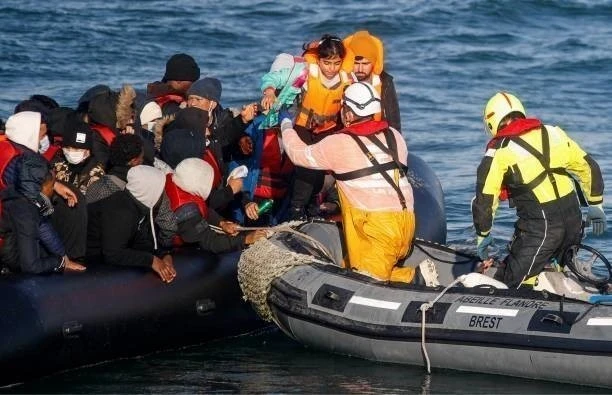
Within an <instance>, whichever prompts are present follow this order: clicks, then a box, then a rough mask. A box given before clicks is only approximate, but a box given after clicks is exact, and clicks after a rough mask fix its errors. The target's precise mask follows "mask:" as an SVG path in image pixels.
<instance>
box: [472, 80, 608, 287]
mask: <svg viewBox="0 0 612 395" xmlns="http://www.w3.org/2000/svg"><path fill="white" fill-rule="evenodd" d="M484 124H485V128H486V130H487V131H488V132H489V133H490V134H491V136H493V138H492V139H491V141H489V143H488V144H487V150H486V153H485V156H484V158H483V159H482V161H481V162H480V165H479V167H478V171H477V176H476V196H475V198H474V199H473V201H472V215H473V220H474V227H475V228H476V233H477V236H478V241H477V244H478V255H479V256H480V258H481V259H482V260H483V261H485V260H487V259H488V253H487V249H488V246H489V245H490V244H491V243H492V240H493V239H492V235H491V229H492V226H493V218H494V216H495V212H496V210H497V207H498V206H499V201H500V200H503V199H505V198H506V196H504V195H507V197H509V199H510V207H516V211H517V215H518V221H517V222H516V224H515V232H514V236H513V239H512V242H511V243H510V251H509V254H508V256H507V257H506V258H505V259H504V261H503V265H502V267H500V268H498V270H497V272H496V274H495V278H496V279H497V280H500V281H503V282H504V283H506V284H507V285H508V286H509V287H517V288H518V287H520V286H521V284H522V283H523V282H524V281H525V280H526V279H528V278H530V277H533V276H536V275H538V274H539V273H540V272H541V271H542V270H543V269H544V267H545V265H546V264H548V263H550V261H551V259H553V258H555V259H557V261H558V262H560V258H561V256H562V254H563V252H564V251H565V250H566V249H567V248H568V247H569V246H571V245H574V244H578V243H580V240H581V232H582V215H581V211H580V201H579V198H578V196H577V191H576V188H575V182H574V180H576V181H577V182H578V183H579V185H580V187H581V189H582V192H583V193H584V197H585V198H586V201H587V202H588V206H589V207H588V215H587V220H588V221H590V222H591V223H592V224H593V234H595V235H600V234H602V233H603V232H604V231H605V229H606V215H605V213H604V211H603V207H602V204H603V191H604V182H603V178H602V175H601V171H600V169H599V165H598V164H597V162H595V160H594V159H593V158H592V157H591V156H590V155H588V154H587V153H586V152H585V151H583V150H582V148H580V146H579V145H578V144H577V143H576V142H575V141H574V140H572V139H571V138H570V137H569V136H568V135H567V134H566V133H565V132H564V131H563V130H562V129H561V128H560V127H558V126H550V125H544V123H542V121H540V120H539V119H536V118H527V117H526V113H525V108H524V107H523V104H522V103H521V102H520V100H519V99H518V98H517V97H516V96H514V95H512V94H510V93H507V92H499V93H496V94H495V95H494V96H493V97H491V99H489V101H488V102H487V104H486V106H485V109H484ZM502 193H503V195H502Z"/></svg>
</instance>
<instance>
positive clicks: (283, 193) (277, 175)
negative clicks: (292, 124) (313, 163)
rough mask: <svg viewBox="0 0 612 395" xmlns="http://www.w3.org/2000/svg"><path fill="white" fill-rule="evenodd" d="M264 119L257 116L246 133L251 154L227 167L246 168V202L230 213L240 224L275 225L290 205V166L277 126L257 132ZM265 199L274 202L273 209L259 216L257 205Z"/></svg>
mask: <svg viewBox="0 0 612 395" xmlns="http://www.w3.org/2000/svg"><path fill="white" fill-rule="evenodd" d="M265 119H266V115H265V114H261V115H258V116H257V117H256V118H255V119H254V120H253V122H252V123H251V125H249V127H248V128H247V130H246V133H247V134H249V135H250V136H251V138H252V140H253V154H252V155H250V156H249V157H247V158H243V157H236V158H235V159H234V160H233V161H232V162H231V163H230V168H236V167H238V166H240V165H245V166H246V167H247V168H248V169H249V173H248V175H247V177H246V178H245V180H244V184H243V194H244V195H245V199H244V200H243V202H241V203H242V204H240V205H236V206H235V207H234V210H233V217H234V218H235V219H236V220H237V221H238V222H239V223H245V222H246V223H248V224H249V225H277V224H278V223H280V222H282V220H283V219H284V218H285V215H286V211H287V209H288V206H289V194H288V188H289V186H290V184H291V177H292V175H293V163H291V160H289V158H288V157H287V155H286V154H285V152H284V150H283V146H282V142H281V134H280V129H279V127H272V128H267V129H265V130H262V129H260V124H261V123H262V122H264V121H265ZM267 199H273V200H274V204H273V206H272V209H271V210H270V211H269V212H267V213H266V214H264V215H262V216H260V215H259V213H258V208H259V204H260V203H261V202H262V201H264V200H267ZM251 200H252V201H251Z"/></svg>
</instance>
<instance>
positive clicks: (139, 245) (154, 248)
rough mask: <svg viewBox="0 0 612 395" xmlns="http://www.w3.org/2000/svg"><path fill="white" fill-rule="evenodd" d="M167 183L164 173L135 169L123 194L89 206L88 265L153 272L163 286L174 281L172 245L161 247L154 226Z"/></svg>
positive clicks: (141, 168)
mask: <svg viewBox="0 0 612 395" xmlns="http://www.w3.org/2000/svg"><path fill="white" fill-rule="evenodd" d="M165 183H166V176H165V174H164V173H163V172H162V171H161V170H159V169H156V168H154V167H152V166H146V165H138V166H134V167H132V168H130V170H129V171H128V173H127V184H126V186H125V189H124V190H122V191H119V192H116V193H114V194H112V195H111V196H110V197H108V198H106V199H102V200H99V201H97V202H95V203H92V204H90V205H88V213H89V221H88V225H87V258H86V259H87V262H88V263H90V262H91V263H102V264H107V265H121V266H139V267H144V268H151V269H152V270H153V271H154V272H155V273H157V274H158V275H159V277H160V278H161V279H162V281H163V282H165V283H169V282H172V281H173V280H174V278H175V277H176V270H175V269H174V265H173V260H172V255H171V251H172V244H171V243H169V244H164V245H162V244H161V243H160V240H159V237H158V232H159V229H158V227H156V226H155V222H154V212H155V211H156V210H157V209H158V207H159V205H160V203H161V201H162V195H163V192H164V185H165Z"/></svg>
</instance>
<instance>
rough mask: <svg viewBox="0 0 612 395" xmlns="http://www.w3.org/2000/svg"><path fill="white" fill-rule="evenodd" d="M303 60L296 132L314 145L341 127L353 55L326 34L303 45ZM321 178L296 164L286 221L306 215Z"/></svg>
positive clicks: (321, 172)
mask: <svg viewBox="0 0 612 395" xmlns="http://www.w3.org/2000/svg"><path fill="white" fill-rule="evenodd" d="M304 60H305V61H306V63H307V69H308V76H307V78H306V81H305V82H304V84H303V85H302V94H301V100H300V102H299V103H298V105H297V115H296V118H295V130H296V131H297V133H298V135H299V137H300V138H301V139H302V141H304V142H305V143H306V144H313V143H316V142H318V141H320V140H321V139H322V138H324V137H325V136H326V135H327V134H329V133H331V132H333V131H335V130H338V129H341V127H342V125H341V122H340V120H339V115H340V107H341V106H340V100H341V98H342V93H343V92H344V89H345V88H346V87H347V86H348V85H350V84H351V83H352V82H353V81H354V80H356V78H355V77H354V76H353V75H352V72H353V60H354V56H353V54H352V52H351V51H350V50H349V49H347V48H346V47H345V46H344V45H343V44H342V40H341V39H340V38H339V37H336V36H332V35H328V34H326V35H324V36H323V37H322V38H321V40H320V41H318V42H315V43H310V44H308V45H307V46H306V52H305V53H304ZM324 178H325V172H324V171H320V170H315V169H309V168H306V167H303V166H300V165H297V164H296V168H295V176H294V180H293V185H292V187H291V204H290V209H289V218H291V219H300V218H304V217H305V216H306V207H307V206H308V204H309V203H310V201H311V199H312V197H313V195H314V194H316V193H317V192H319V191H320V190H321V187H322V186H323V180H324Z"/></svg>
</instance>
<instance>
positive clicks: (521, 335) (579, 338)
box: [238, 217, 612, 388]
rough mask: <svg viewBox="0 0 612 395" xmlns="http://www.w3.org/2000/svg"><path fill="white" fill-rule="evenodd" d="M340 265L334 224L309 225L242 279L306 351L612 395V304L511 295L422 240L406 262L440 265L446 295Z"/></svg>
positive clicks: (247, 255) (262, 249)
mask: <svg viewBox="0 0 612 395" xmlns="http://www.w3.org/2000/svg"><path fill="white" fill-rule="evenodd" d="M417 218H418V217H417ZM297 232H299V233H297ZM341 258H342V249H341V243H340V232H339V230H338V228H337V227H336V225H335V224H330V223H308V224H305V225H302V226H301V227H299V229H297V231H288V232H281V233H278V234H276V235H275V236H274V237H273V238H271V239H269V240H265V241H261V242H258V243H256V244H255V245H253V246H252V247H251V248H250V249H249V250H247V251H245V252H244V253H243V255H242V256H241V262H240V264H239V270H238V274H239V281H240V283H241V287H242V290H243V292H244V294H245V297H247V298H248V299H249V300H250V301H251V303H252V304H253V306H254V307H255V309H256V310H257V311H258V313H259V314H260V315H261V316H262V317H263V318H265V319H267V320H272V321H274V322H275V323H276V324H277V325H278V326H279V327H280V328H281V329H282V330H283V331H284V332H285V333H286V334H287V335H289V336H290V337H292V338H293V339H295V340H297V341H299V342H301V343H303V344H305V345H308V346H312V347H316V348H319V349H322V350H327V351H331V352H335V353H340V354H345V355H351V356H356V357H360V358H365V359H369V360H373V361H381V362H392V363H404V364H425V365H428V364H429V363H430V364H431V366H433V367H438V368H450V369H458V370H466V371H475V372H483V373H491V374H503V375H510V376H518V377H527V378H535V379H544V380H552V381H559V382H568V383H575V384H581V385H592V386H602V387H610V388H612V358H611V357H612V330H611V327H612V306H606V305H601V304H591V303H587V302H582V301H580V300H576V299H572V298H570V297H569V296H571V295H570V294H571V292H573V291H572V290H571V289H569V288H568V290H567V293H566V292H565V291H564V292H563V293H565V295H566V297H563V296H559V295H555V294H552V293H551V292H547V291H535V290H533V289H502V288H505V286H504V285H503V284H501V283H496V282H495V281H494V280H492V279H490V280H491V281H486V279H487V278H488V277H485V276H484V275H480V274H469V273H472V272H473V271H474V270H475V268H476V265H477V263H478V260H477V259H476V258H474V257H472V256H470V255H469V254H463V253H460V252H457V251H454V250H452V249H450V248H448V247H445V246H442V245H438V244H435V243H432V242H426V241H423V240H417V242H416V243H415V247H414V250H413V251H412V253H411V255H410V256H409V257H408V258H407V259H406V261H405V262H403V264H404V265H411V266H417V265H419V266H420V267H421V268H423V267H424V266H423V264H425V267H431V265H432V264H433V265H435V266H436V268H437V271H438V280H439V282H440V284H441V285H439V286H435V287H434V286H426V285H408V284H400V283H391V284H389V283H383V282H378V281H375V280H373V279H371V278H369V277H366V276H363V275H360V274H358V273H355V272H350V271H348V270H346V269H343V268H341V267H340V261H341ZM549 274H550V276H549V277H550V278H548V277H546V276H548V275H549ZM474 276H475V277H476V278H477V279H478V278H480V279H481V280H482V279H484V280H485V281H483V282H482V285H481V286H475V287H467V286H463V285H462V284H459V283H458V280H457V279H462V281H464V283H467V282H466V281H465V280H466V279H467V278H472V279H473V277H474ZM478 276H480V277H478ZM555 276H557V277H559V276H561V277H563V276H566V275H565V274H564V273H545V274H544V277H542V281H543V282H544V280H547V279H548V280H550V283H554V281H555ZM548 280H547V281H548ZM572 281H573V280H572ZM564 282H565V280H563V281H561V282H560V283H564ZM455 283H456V284H455ZM573 284H574V285H575V284H577V283H576V282H575V281H574V283H573ZM470 285H473V284H470ZM496 285H497V287H496ZM586 290H588V288H586ZM583 291H585V289H583ZM585 292H586V291H585ZM432 301H435V303H429V304H427V303H428V302H432ZM426 304H427V305H426ZM427 307H428V308H427ZM423 310H424V311H425V320H424V321H423V313H422V311H423Z"/></svg>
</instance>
